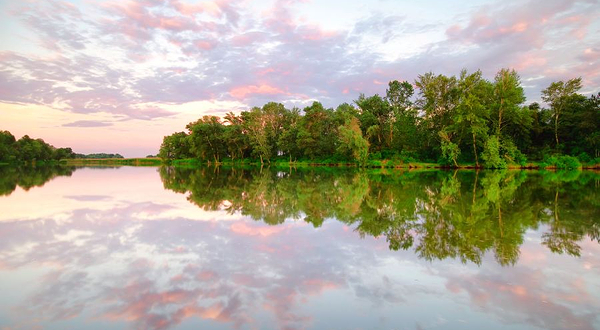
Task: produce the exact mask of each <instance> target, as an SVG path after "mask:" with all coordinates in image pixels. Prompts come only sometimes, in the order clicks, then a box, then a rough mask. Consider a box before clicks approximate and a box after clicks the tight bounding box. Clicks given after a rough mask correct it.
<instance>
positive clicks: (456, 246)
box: [160, 167, 600, 266]
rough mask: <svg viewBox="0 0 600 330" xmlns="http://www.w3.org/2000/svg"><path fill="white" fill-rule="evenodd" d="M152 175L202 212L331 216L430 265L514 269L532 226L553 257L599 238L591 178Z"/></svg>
mask: <svg viewBox="0 0 600 330" xmlns="http://www.w3.org/2000/svg"><path fill="white" fill-rule="evenodd" d="M573 173H575V174H573ZM160 174H161V177H162V179H163V183H164V186H165V188H168V189H171V190H174V191H176V192H180V193H185V192H189V195H188V199H189V200H190V201H191V202H192V203H194V204H196V205H198V206H199V207H201V208H203V209H205V210H218V209H225V210H227V211H229V212H231V213H234V212H241V213H242V214H244V215H247V216H250V217H252V218H253V219H254V220H257V221H264V222H265V223H267V224H270V225H277V224H281V223H283V222H284V221H285V220H286V219H302V220H304V221H306V222H307V223H310V224H312V225H313V226H314V227H319V226H321V225H322V223H323V222H324V221H325V220H326V219H328V218H335V219H337V220H338V221H341V222H343V223H346V224H347V225H350V226H352V227H354V228H355V231H356V232H358V234H360V235H361V236H374V237H384V238H385V239H386V241H387V242H388V244H389V248H390V249H392V250H399V249H404V250H406V249H409V248H413V249H414V251H415V253H416V254H417V255H418V256H419V257H421V258H424V259H426V260H430V261H431V260H436V259H437V260H441V259H445V258H455V259H459V260H461V261H462V262H465V263H466V262H473V263H476V264H481V262H482V258H483V256H484V254H485V253H486V252H488V251H490V252H492V253H493V254H494V256H495V258H496V260H497V262H498V263H499V264H501V265H503V266H506V265H514V264H515V263H516V262H517V260H518V258H519V251H520V246H521V245H522V244H523V237H524V235H525V233H526V231H527V230H528V229H537V228H538V227H539V226H545V227H547V228H548V230H547V231H546V232H545V233H544V234H543V235H542V240H543V244H544V245H546V246H547V247H548V248H549V249H550V250H551V251H553V252H557V253H568V254H570V255H574V256H578V255H579V253H580V247H579V245H578V242H579V241H581V240H582V239H583V238H584V237H585V236H586V235H587V236H589V237H591V238H592V239H594V240H596V241H598V240H599V238H600V223H599V221H600V211H599V210H600V205H599V204H600V202H599V201H600V196H598V182H599V180H600V175H598V174H597V173H590V172H565V173H561V172H525V171H424V172H410V171H409V172H402V171H378V172H375V171H356V170H350V169H329V168H318V169H291V170H287V171H281V170H273V169H262V170H252V169H239V168H238V169H233V168H213V167H204V168H200V169H186V168H172V167H163V168H161V169H160Z"/></svg>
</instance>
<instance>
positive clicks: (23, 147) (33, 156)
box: [0, 131, 123, 164]
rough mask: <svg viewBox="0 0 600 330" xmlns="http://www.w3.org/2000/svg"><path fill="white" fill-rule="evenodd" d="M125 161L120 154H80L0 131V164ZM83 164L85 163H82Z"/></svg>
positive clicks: (39, 140)
mask: <svg viewBox="0 0 600 330" xmlns="http://www.w3.org/2000/svg"><path fill="white" fill-rule="evenodd" d="M115 158H116V159H123V156H121V155H120V154H109V153H94V154H78V153H75V152H73V149H71V148H56V147H54V146H53V145H51V144H48V143H46V142H45V141H44V140H42V139H32V138H30V137H29V135H24V136H23V137H21V138H20V139H18V140H17V139H16V138H15V137H14V135H12V133H11V132H9V131H0V164H19V163H36V164H56V163H58V162H59V161H61V160H63V161H64V160H66V159H89V160H92V162H93V161H96V160H98V159H115ZM80 162H83V161H80Z"/></svg>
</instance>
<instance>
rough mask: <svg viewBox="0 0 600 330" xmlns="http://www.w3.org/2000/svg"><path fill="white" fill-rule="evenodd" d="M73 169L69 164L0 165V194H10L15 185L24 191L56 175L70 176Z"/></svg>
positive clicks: (41, 184) (42, 183) (15, 187)
mask: <svg viewBox="0 0 600 330" xmlns="http://www.w3.org/2000/svg"><path fill="white" fill-rule="evenodd" d="M73 171H75V168H74V167H69V166H23V167H14V166H0V196H7V195H10V194H11V193H12V192H13V191H14V190H15V189H17V186H18V187H21V188H22V189H24V190H26V191H27V190H29V189H31V188H33V187H42V186H43V185H44V184H45V183H46V182H48V181H50V180H52V179H54V178H55V177H57V176H71V174H72V173H73Z"/></svg>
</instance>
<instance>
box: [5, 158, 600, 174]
mask: <svg viewBox="0 0 600 330" xmlns="http://www.w3.org/2000/svg"><path fill="white" fill-rule="evenodd" d="M15 165H16V166H22V165H23V164H10V163H0V166H15ZM28 165H33V166H46V165H67V166H151V167H152V166H155V167H159V166H174V167H201V166H227V167H237V166H251V167H330V168H331V167H340V168H341V167H345V168H350V167H354V168H367V169H409V170H412V169H436V170H494V169H491V168H485V167H483V166H481V165H480V166H475V165H474V164H459V165H458V166H447V165H440V164H436V163H425V162H408V163H404V162H402V163H397V162H394V161H391V160H373V161H370V163H369V164H367V165H366V166H358V165H357V164H356V163H352V162H323V161H295V162H290V161H281V160H279V161H273V162H270V163H269V162H267V163H264V164H262V165H261V163H260V161H255V160H248V159H246V160H244V161H221V162H210V161H208V162H207V161H198V160H197V159H175V160H172V161H166V162H165V161H163V160H162V159H160V158H101V159H100V158H99V159H89V158H76V159H62V160H60V161H50V162H32V163H30V164H29V163H28ZM500 170H502V169H500ZM505 170H586V171H590V170H591V171H600V164H582V166H581V167H578V168H573V169H566V168H557V167H556V166H542V164H541V163H540V162H530V163H527V164H526V165H524V166H521V165H509V166H508V167H507V168H505Z"/></svg>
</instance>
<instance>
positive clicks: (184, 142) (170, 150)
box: [158, 132, 192, 160]
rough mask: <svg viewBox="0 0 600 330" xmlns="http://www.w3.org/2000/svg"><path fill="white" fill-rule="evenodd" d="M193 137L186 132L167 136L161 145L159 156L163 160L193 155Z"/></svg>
mask: <svg viewBox="0 0 600 330" xmlns="http://www.w3.org/2000/svg"><path fill="white" fill-rule="evenodd" d="M190 141H191V138H190V137H189V136H188V135H187V134H186V133H185V132H177V133H173V134H171V135H168V136H165V137H164V138H163V142H162V144H161V145H160V149H159V152H158V157H160V158H161V159H163V160H173V159H182V158H189V157H192V155H191V150H190V149H191V146H190Z"/></svg>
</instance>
